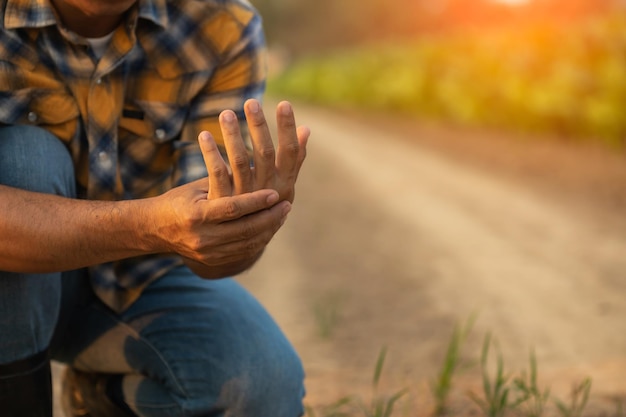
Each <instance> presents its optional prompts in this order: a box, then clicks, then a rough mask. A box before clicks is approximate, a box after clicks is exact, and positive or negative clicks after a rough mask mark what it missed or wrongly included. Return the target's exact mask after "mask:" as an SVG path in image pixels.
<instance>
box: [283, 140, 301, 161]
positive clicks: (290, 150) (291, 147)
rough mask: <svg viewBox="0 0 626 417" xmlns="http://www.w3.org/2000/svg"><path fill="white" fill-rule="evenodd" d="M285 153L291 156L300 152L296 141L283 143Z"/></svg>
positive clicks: (295, 155)
mask: <svg viewBox="0 0 626 417" xmlns="http://www.w3.org/2000/svg"><path fill="white" fill-rule="evenodd" d="M285 153H286V154H287V155H289V156H291V157H293V158H295V157H297V156H298V155H299V154H300V144H298V142H290V143H288V144H286V145H285Z"/></svg>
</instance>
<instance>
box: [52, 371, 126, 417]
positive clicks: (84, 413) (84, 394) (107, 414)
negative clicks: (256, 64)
mask: <svg viewBox="0 0 626 417" xmlns="http://www.w3.org/2000/svg"><path fill="white" fill-rule="evenodd" d="M110 378H111V377H110V376H108V375H103V374H94V373H88V372H81V371H77V370H76V369H72V368H70V367H68V368H67V370H66V371H65V375H64V376H63V388H62V389H63V393H62V405H63V411H64V412H65V414H66V415H67V417H137V416H136V415H135V414H134V413H132V412H131V411H130V410H128V409H123V408H122V407H120V406H118V405H117V404H115V403H114V402H113V401H111V399H110V398H109V396H108V394H107V383H108V381H109V379H110Z"/></svg>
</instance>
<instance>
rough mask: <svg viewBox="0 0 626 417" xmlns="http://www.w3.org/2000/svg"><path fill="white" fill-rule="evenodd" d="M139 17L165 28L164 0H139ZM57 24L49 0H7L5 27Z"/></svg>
mask: <svg viewBox="0 0 626 417" xmlns="http://www.w3.org/2000/svg"><path fill="white" fill-rule="evenodd" d="M139 18H141V19H146V20H150V21H152V22H154V23H155V24H157V25H159V26H161V27H163V28H165V27H166V26H167V23H168V21H169V19H168V16H167V4H166V0H139ZM56 24H57V18H56V13H55V11H54V9H53V8H52V5H51V4H50V1H49V0H7V6H6V10H5V13H4V27H5V28H6V29H18V28H42V27H46V26H52V25H56Z"/></svg>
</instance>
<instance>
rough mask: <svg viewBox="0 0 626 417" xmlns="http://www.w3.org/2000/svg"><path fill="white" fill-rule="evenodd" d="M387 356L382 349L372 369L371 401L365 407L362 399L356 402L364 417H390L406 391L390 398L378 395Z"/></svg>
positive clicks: (384, 348) (385, 349) (385, 350)
mask: <svg viewBox="0 0 626 417" xmlns="http://www.w3.org/2000/svg"><path fill="white" fill-rule="evenodd" d="M386 356H387V348H386V347H383V348H382V349H381V350H380V353H379V354H378V359H377V361H376V367H375V368H374V378H373V380H372V399H371V402H370V404H369V406H368V405H366V404H365V403H364V402H363V400H362V399H359V400H358V401H357V406H358V408H359V410H360V411H361V413H362V414H363V416H364V417H390V416H391V413H393V409H394V407H395V405H396V403H397V401H398V400H399V399H400V398H402V396H404V395H405V394H406V393H407V391H408V390H407V389H403V390H400V391H398V392H396V393H394V394H392V395H391V396H389V397H387V396H382V395H379V393H378V384H379V382H380V377H381V375H382V372H383V367H384V365H385V357H386Z"/></svg>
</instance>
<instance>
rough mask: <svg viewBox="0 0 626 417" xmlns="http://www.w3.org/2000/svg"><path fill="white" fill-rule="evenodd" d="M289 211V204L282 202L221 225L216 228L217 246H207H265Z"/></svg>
mask: <svg viewBox="0 0 626 417" xmlns="http://www.w3.org/2000/svg"><path fill="white" fill-rule="evenodd" d="M290 210H291V204H290V203H288V202H286V201H284V202H281V203H279V204H276V205H275V206H273V207H270V208H268V209H266V210H261V211H258V212H255V213H252V214H250V215H248V216H244V217H240V218H238V219H234V220H232V221H228V222H224V223H221V224H220V225H219V228H216V230H218V231H219V233H218V234H219V235H220V236H219V245H217V244H215V243H217V242H215V243H214V244H209V246H213V247H217V246H222V247H224V245H225V244H228V243H235V244H236V243H241V244H243V245H247V244H254V243H252V242H259V241H263V242H264V243H263V244H264V245H265V244H267V243H268V242H269V241H270V239H271V237H272V236H273V235H274V234H275V233H276V232H277V231H278V229H280V227H281V226H282V225H283V224H284V222H285V220H286V218H287V215H288V213H289V211H290ZM244 249H245V248H244ZM248 249H250V248H248Z"/></svg>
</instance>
